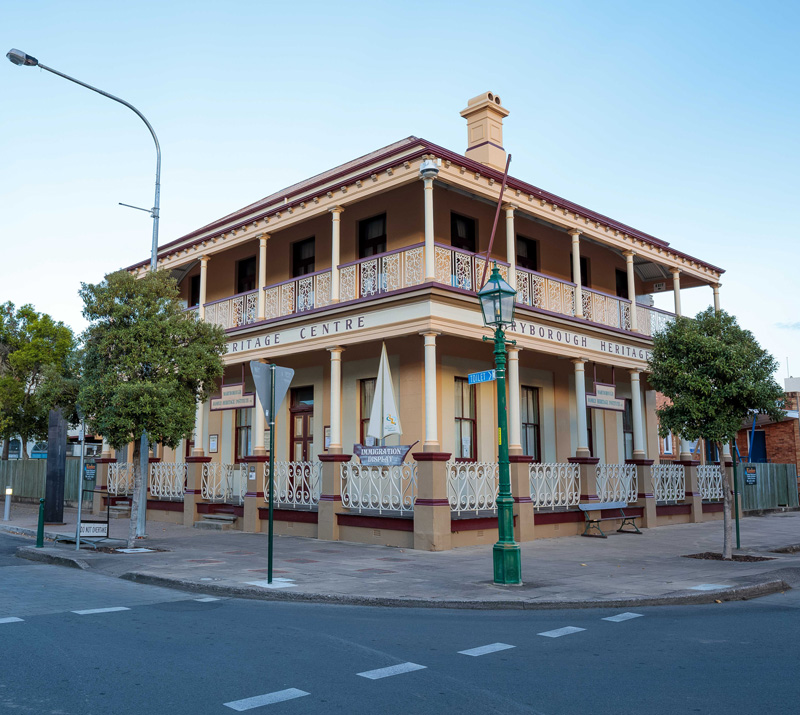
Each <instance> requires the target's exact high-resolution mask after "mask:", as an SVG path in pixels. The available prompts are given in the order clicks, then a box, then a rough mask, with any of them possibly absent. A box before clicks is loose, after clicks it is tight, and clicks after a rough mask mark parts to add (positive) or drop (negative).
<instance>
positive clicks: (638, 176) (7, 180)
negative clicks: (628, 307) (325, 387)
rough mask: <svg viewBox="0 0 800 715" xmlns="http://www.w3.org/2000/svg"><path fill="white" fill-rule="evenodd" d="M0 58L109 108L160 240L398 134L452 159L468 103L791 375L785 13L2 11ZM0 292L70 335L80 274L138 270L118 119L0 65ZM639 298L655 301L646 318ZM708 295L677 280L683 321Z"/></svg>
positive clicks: (661, 8)
mask: <svg viewBox="0 0 800 715" xmlns="http://www.w3.org/2000/svg"><path fill="white" fill-rule="evenodd" d="M2 20H3V21H2V27H0V38H2V42H0V49H2V53H3V54H4V53H5V52H6V51H7V50H8V49H10V48H11V47H16V48H19V49H21V50H23V51H25V52H28V53H29V54H32V55H34V56H36V57H37V58H39V59H40V60H41V61H42V62H43V63H44V64H47V65H50V66H52V67H54V68H56V69H59V70H61V71H63V72H65V73H67V74H71V75H73V76H76V77H78V78H80V79H82V80H84V81H86V82H88V83H90V84H94V85H96V86H99V87H101V88H103V89H105V90H106V91H109V92H111V93H113V94H117V95H118V96H121V97H123V98H124V99H126V100H127V101H129V102H131V103H133V104H134V105H136V106H137V107H138V108H139V109H140V110H141V111H142V112H144V114H145V115H146V116H147V117H148V118H149V119H150V121H151V122H152V124H153V126H154V127H155V129H156V131H157V133H158V135H159V139H160V141H161V145H162V150H163V174H162V221H161V243H166V242H167V241H170V240H172V239H175V238H177V237H179V236H181V235H183V234H184V233H186V232H188V231H190V230H192V229H194V228H197V227H199V226H201V225H203V224H204V223H206V222H208V221H211V220H213V219H215V218H217V217H219V216H221V215H223V214H226V213H228V212H230V211H232V210H234V209H236V208H239V207H241V206H244V205H245V204H247V203H249V202H251V201H254V200H256V199H258V198H261V197H263V196H265V195H267V194H269V193H271V192H272V191H274V190H276V189H278V188H281V187H283V186H285V185H287V184H290V183H291V182H293V181H296V180H299V179H303V178H306V177H308V176H310V175H312V174H314V173H316V172H318V171H321V170H324V169H327V168H329V167H332V166H335V165H336V164H339V163H341V162H344V161H346V160H348V159H351V158H353V157H355V156H358V155H360V154H363V153H365V152H368V151H370V150H372V149H375V148H377V147H380V146H383V145H385V144H388V143H390V142H392V141H395V140H397V139H399V138H401V137H405V136H408V135H410V134H416V135H418V136H422V137H425V138H427V139H429V140H431V141H434V142H436V143H438V144H441V145H444V146H446V147H448V148H450V149H453V150H456V151H460V152H462V151H463V150H464V149H465V148H466V129H465V122H464V120H463V119H462V118H461V117H459V116H458V112H459V111H460V110H461V109H462V108H463V107H464V106H466V101H467V99H469V98H470V97H472V96H474V95H476V94H478V93H480V92H483V91H486V90H491V91H494V92H496V93H498V94H499V95H500V96H501V97H502V98H503V103H504V105H505V106H507V107H508V108H509V109H510V111H511V115H510V117H509V118H508V119H507V120H506V123H505V141H504V143H505V145H506V147H507V149H508V150H509V151H511V153H512V154H513V156H514V160H513V164H512V173H513V174H514V175H515V176H517V177H519V178H521V179H524V180H526V181H529V182H531V183H533V184H536V185H538V186H540V187H542V188H544V189H547V190H549V191H553V192H555V193H557V194H560V195H562V196H564V197H566V198H568V199H570V200H573V201H576V202H578V203H581V204H583V205H584V206H587V207H589V208H591V209H594V210H597V211H600V212H602V213H605V214H607V215H609V216H612V217H614V218H616V219H618V220H621V221H624V222H626V223H629V224H631V225H633V226H635V227H637V228H639V229H641V230H644V231H647V232H649V233H652V234H653V235H655V236H658V237H660V238H663V239H665V240H668V241H669V242H670V243H671V244H672V245H673V246H675V247H676V248H678V249H679V250H682V251H685V252H687V253H690V254H692V255H695V256H697V257H699V258H702V259H705V260H707V261H709V262H711V263H714V264H716V265H719V266H722V267H724V268H726V269H727V273H726V274H725V275H724V276H723V287H722V291H721V295H722V305H723V307H724V308H725V309H726V310H729V311H731V312H733V313H735V314H736V315H737V316H738V317H739V319H740V322H741V323H742V324H743V325H744V326H745V327H746V328H749V329H750V330H752V331H753V332H754V333H755V335H756V337H757V338H758V339H759V340H760V341H761V343H762V344H763V345H764V346H765V347H766V348H768V349H769V350H770V351H771V352H772V353H773V355H774V356H775V357H776V358H777V359H778V360H780V361H781V369H780V372H779V375H778V376H779V378H781V379H782V378H783V377H785V375H786V365H785V360H786V358H787V356H788V357H789V361H790V365H789V367H790V370H791V372H792V373H793V374H794V375H798V374H800V315H798V310H797V306H798V300H797V295H798V282H797V278H798V276H799V275H800V260H799V259H800V250H798V238H799V236H798V233H800V229H798V222H797V219H796V216H795V211H796V209H797V206H798V195H799V191H798V189H800V185H799V184H800V180H798V165H799V164H800V161H798V160H799V159H800V151H799V146H798V145H799V144H800V141H799V140H798V126H800V94H799V93H798V76H799V75H800V54H799V51H798V47H800V32H799V31H798V27H800V3H797V2H788V1H787V2H774V1H771V0H767V1H766V2H764V1H762V2H737V1H735V0H733V1H731V0H729V1H727V2H706V1H703V0H694V1H693V2H683V1H681V0H675V1H672V2H641V0H639V1H636V2H613V1H611V2H601V1H595V2H591V1H588V0H587V1H578V0H566V1H562V2H552V0H551V1H550V2H540V1H539V0H530V1H529V2H505V3H486V2H470V1H465V2H435V1H433V2H432V1H431V0H427V1H426V2H404V3H398V2H391V3H390V2H341V3H331V2H313V1H312V2H304V3H285V2H280V3H278V2H274V3H272V2H228V3H219V2H214V3H211V2H197V1H194V2H165V1H162V2H151V1H139V2H135V3H108V2H80V1H76V2H70V3H64V2H38V3H7V4H6V5H5V7H4V10H3V15H2ZM0 92H2V99H3V101H2V111H1V112H0V158H2V166H3V171H2V174H0V201H1V202H2V204H0V242H1V243H0V245H1V246H2V253H1V254H0V255H1V257H0V301H5V300H13V301H14V302H15V303H17V304H22V303H26V302H30V303H33V304H34V305H35V306H36V308H37V309H39V310H42V311H46V312H48V313H51V314H52V315H54V316H55V317H56V318H58V319H61V320H63V321H64V322H66V323H68V324H69V325H71V326H72V327H73V328H75V329H78V330H79V329H82V328H83V326H84V325H85V323H84V321H83V319H82V318H81V316H80V309H81V305H80V301H79V299H78V296H77V290H78V288H79V283H80V281H81V280H83V281H87V282H96V281H98V280H101V279H102V277H103V275H104V273H106V272H108V271H110V270H112V269H115V268H119V267H123V266H126V265H129V264H131V263H134V262H136V261H138V260H142V259H145V258H147V257H148V255H149V245H150V231H151V221H150V219H149V217H148V215H147V214H144V213H140V212H137V211H133V210H131V209H126V208H122V207H119V206H117V203H118V202H119V201H124V202H125V203H130V204H135V205H139V206H145V207H149V206H151V205H152V201H153V196H152V193H153V178H154V169H155V152H154V150H153V146H152V141H151V139H150V136H149V134H148V133H147V130H146V128H145V127H144V125H143V124H141V122H140V120H139V119H138V118H137V117H136V116H135V115H134V114H133V113H132V112H130V110H128V109H126V108H124V107H122V106H120V105H118V104H116V103H114V102H111V101H109V100H108V99H105V98H103V97H101V96H99V95H96V94H94V93H92V92H89V91H88V90H85V89H82V88H80V87H78V86H76V85H73V84H72V83H69V82H67V81H65V80H62V79H60V78H58V77H55V76H53V75H51V74H49V73H47V72H43V71H41V70H39V69H33V68H21V67H15V66H13V65H11V64H10V63H8V62H6V61H5V60H3V62H2V64H0ZM664 298H665V297H664V296H662V297H660V298H659V304H660V305H662V307H669V303H668V302H667V304H666V305H664V304H663V302H662V301H663V300H664ZM710 301H711V290H710V289H692V290H687V291H684V296H683V306H684V311H685V312H690V311H691V312H696V311H697V310H700V309H702V308H704V307H706V306H707V305H708V304H709V303H710Z"/></svg>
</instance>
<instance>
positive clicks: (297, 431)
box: [289, 385, 314, 462]
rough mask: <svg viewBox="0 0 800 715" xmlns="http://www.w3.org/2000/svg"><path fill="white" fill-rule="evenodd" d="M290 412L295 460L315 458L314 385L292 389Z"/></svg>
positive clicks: (292, 450) (291, 446) (292, 457)
mask: <svg viewBox="0 0 800 715" xmlns="http://www.w3.org/2000/svg"><path fill="white" fill-rule="evenodd" d="M289 413H290V417H291V422H292V429H291V435H290V440H291V443H290V445H289V453H290V455H291V460H292V461H293V462H311V461H313V460H314V387H313V385H309V386H308V387H296V388H294V389H293V390H292V399H291V406H290V408H289Z"/></svg>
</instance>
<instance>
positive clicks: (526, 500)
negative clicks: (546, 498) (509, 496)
mask: <svg viewBox="0 0 800 715" xmlns="http://www.w3.org/2000/svg"><path fill="white" fill-rule="evenodd" d="M514 501H515V502H516V503H517V504H533V499H531V498H530V497H514Z"/></svg>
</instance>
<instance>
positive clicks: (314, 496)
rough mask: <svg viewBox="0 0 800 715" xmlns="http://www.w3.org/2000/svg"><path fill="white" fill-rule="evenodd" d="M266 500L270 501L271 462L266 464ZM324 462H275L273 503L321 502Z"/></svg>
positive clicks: (300, 503) (284, 504) (309, 503)
mask: <svg viewBox="0 0 800 715" xmlns="http://www.w3.org/2000/svg"><path fill="white" fill-rule="evenodd" d="M263 477H264V479H263V490H264V501H265V502H267V503H269V462H267V463H265V464H264V474H263ZM321 487H322V462H275V483H274V485H273V491H274V495H273V504H277V505H279V506H306V507H312V506H316V505H317V504H319V494H320V489H321Z"/></svg>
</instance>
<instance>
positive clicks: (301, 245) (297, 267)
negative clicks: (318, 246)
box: [292, 236, 314, 278]
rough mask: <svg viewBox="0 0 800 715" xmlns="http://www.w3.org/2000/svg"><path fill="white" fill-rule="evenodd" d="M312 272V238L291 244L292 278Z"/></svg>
mask: <svg viewBox="0 0 800 715" xmlns="http://www.w3.org/2000/svg"><path fill="white" fill-rule="evenodd" d="M313 272H314V237H313V236H312V237H311V238H307V239H305V240H304V241H298V242H297V243H293V244H292V278H297V276H305V275H307V274H308V273H313Z"/></svg>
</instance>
